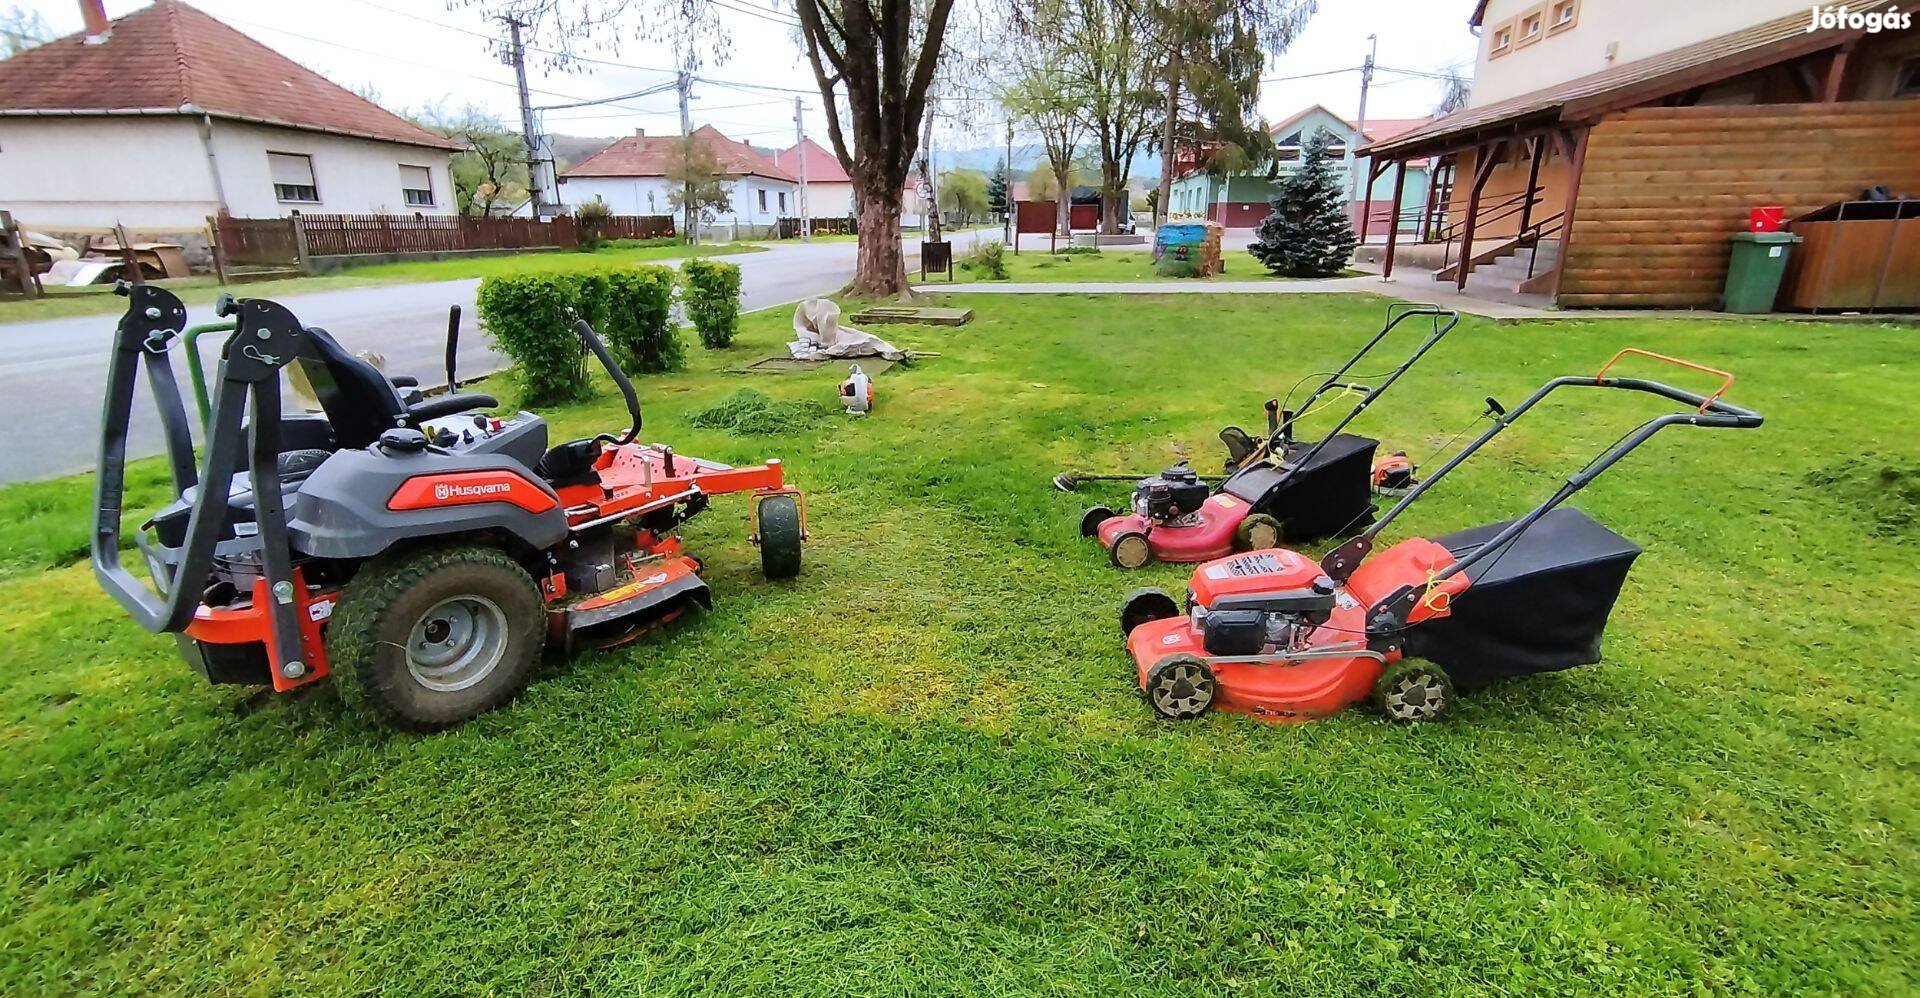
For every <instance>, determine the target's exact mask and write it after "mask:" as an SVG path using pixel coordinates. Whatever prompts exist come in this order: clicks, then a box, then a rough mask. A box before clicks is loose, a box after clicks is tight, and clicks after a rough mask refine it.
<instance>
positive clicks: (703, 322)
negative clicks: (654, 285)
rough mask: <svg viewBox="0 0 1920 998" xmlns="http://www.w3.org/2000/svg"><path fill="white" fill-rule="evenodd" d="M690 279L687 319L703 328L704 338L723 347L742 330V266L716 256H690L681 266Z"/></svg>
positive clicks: (715, 346) (711, 347)
mask: <svg viewBox="0 0 1920 998" xmlns="http://www.w3.org/2000/svg"><path fill="white" fill-rule="evenodd" d="M680 276H681V278H682V279H683V280H684V281H685V282H686V288H687V290H686V295H685V297H684V298H682V301H683V302H684V303H685V304H686V306H687V319H688V320H689V321H691V322H692V323H693V328H695V329H697V330H699V331H700V342H701V343H703V344H705V345H706V347H707V349H709V350H719V349H722V348H724V347H726V346H727V345H728V344H730V343H732V342H733V337H734V334H736V333H738V332H739V331H740V268H739V267H737V266H735V265H733V264H731V263H721V262H719V261H716V260H697V259H696V260H688V261H687V262H686V263H684V264H682V265H681V266H680Z"/></svg>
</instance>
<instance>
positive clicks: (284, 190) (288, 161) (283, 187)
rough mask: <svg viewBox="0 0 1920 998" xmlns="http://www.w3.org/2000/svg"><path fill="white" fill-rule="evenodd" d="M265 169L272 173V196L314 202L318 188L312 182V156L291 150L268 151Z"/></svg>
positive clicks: (283, 199) (316, 199) (318, 195)
mask: <svg viewBox="0 0 1920 998" xmlns="http://www.w3.org/2000/svg"><path fill="white" fill-rule="evenodd" d="M267 169H268V170H269V171H270V172H271V173H272V174H273V196H274V198H275V199H277V200H280V201H295V202H299V203H302V204H316V203H318V202H319V200H320V188H319V187H317V186H315V185H314V182H313V157H312V156H307V155H303V154H301V153H293V152H270V153H268V154H267Z"/></svg>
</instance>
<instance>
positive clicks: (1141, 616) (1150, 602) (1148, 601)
mask: <svg viewBox="0 0 1920 998" xmlns="http://www.w3.org/2000/svg"><path fill="white" fill-rule="evenodd" d="M1178 616H1180V604H1178V603H1175V602H1174V601H1173V597H1171V596H1168V595H1167V591H1166V590H1164V589H1155V588H1153V587H1151V586H1149V587H1146V588H1144V589H1135V590H1134V591H1133V592H1130V593H1128V594H1127V598H1126V599H1125V600H1123V601H1122V602H1121V603H1120V634H1121V636H1123V637H1124V636H1126V635H1129V634H1132V633H1133V629H1134V628H1136V627H1139V626H1140V625H1141V624H1147V623H1151V622H1153V621H1156V620H1165V619H1167V618H1168V617H1178Z"/></svg>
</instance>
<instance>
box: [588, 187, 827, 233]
mask: <svg viewBox="0 0 1920 998" xmlns="http://www.w3.org/2000/svg"><path fill="white" fill-rule="evenodd" d="M671 186H672V185H670V184H668V183H667V181H666V180H665V179H664V178H661V177H569V178H568V179H567V180H566V181H565V182H563V183H562V184H561V185H560V200H561V203H563V204H565V205H566V206H567V207H568V208H577V207H579V206H580V205H582V204H585V203H586V202H588V201H592V200H594V199H595V198H598V199H599V200H601V201H604V202H606V204H607V207H609V208H611V209H613V213H614V214H616V215H671V214H673V213H674V211H673V208H672V207H671V206H669V204H668V202H667V191H668V189H669V188H670V187H671ZM798 187H799V185H797V184H792V183H788V182H787V181H784V180H768V179H766V178H764V177H741V178H739V179H737V180H735V181H733V182H732V183H731V184H729V185H728V188H727V189H728V197H729V199H730V200H731V201H732V202H733V209H732V210H731V211H723V212H719V213H717V214H716V216H715V220H716V221H718V222H729V221H737V222H741V223H744V224H751V225H772V224H774V223H775V222H777V221H779V220H780V219H781V218H782V217H791V216H793V215H796V214H798V212H799V210H800V208H799V204H798V202H797V200H796V198H797V197H798V194H797V191H798ZM763 190H764V191H766V192H767V208H766V210H765V211H761V210H760V193H759V192H760V191H763ZM781 194H785V195H786V196H787V208H786V210H785V211H781V210H780V195H781ZM813 212H814V214H816V215H817V214H819V213H820V210H819V209H818V208H814V209H813Z"/></svg>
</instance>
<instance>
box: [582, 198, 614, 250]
mask: <svg viewBox="0 0 1920 998" xmlns="http://www.w3.org/2000/svg"><path fill="white" fill-rule="evenodd" d="M612 217H613V209H612V208H609V207H607V203H606V202H605V201H588V202H586V203H585V204H582V205H581V206H580V207H578V208H575V209H574V210H573V220H574V221H575V222H577V223H579V229H580V250H581V252H583V253H591V252H593V251H594V250H597V249H599V248H600V247H601V246H603V245H605V244H606V240H605V239H602V238H601V237H600V230H601V229H602V227H604V226H605V225H606V224H607V220H608V219H610V218H612Z"/></svg>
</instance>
